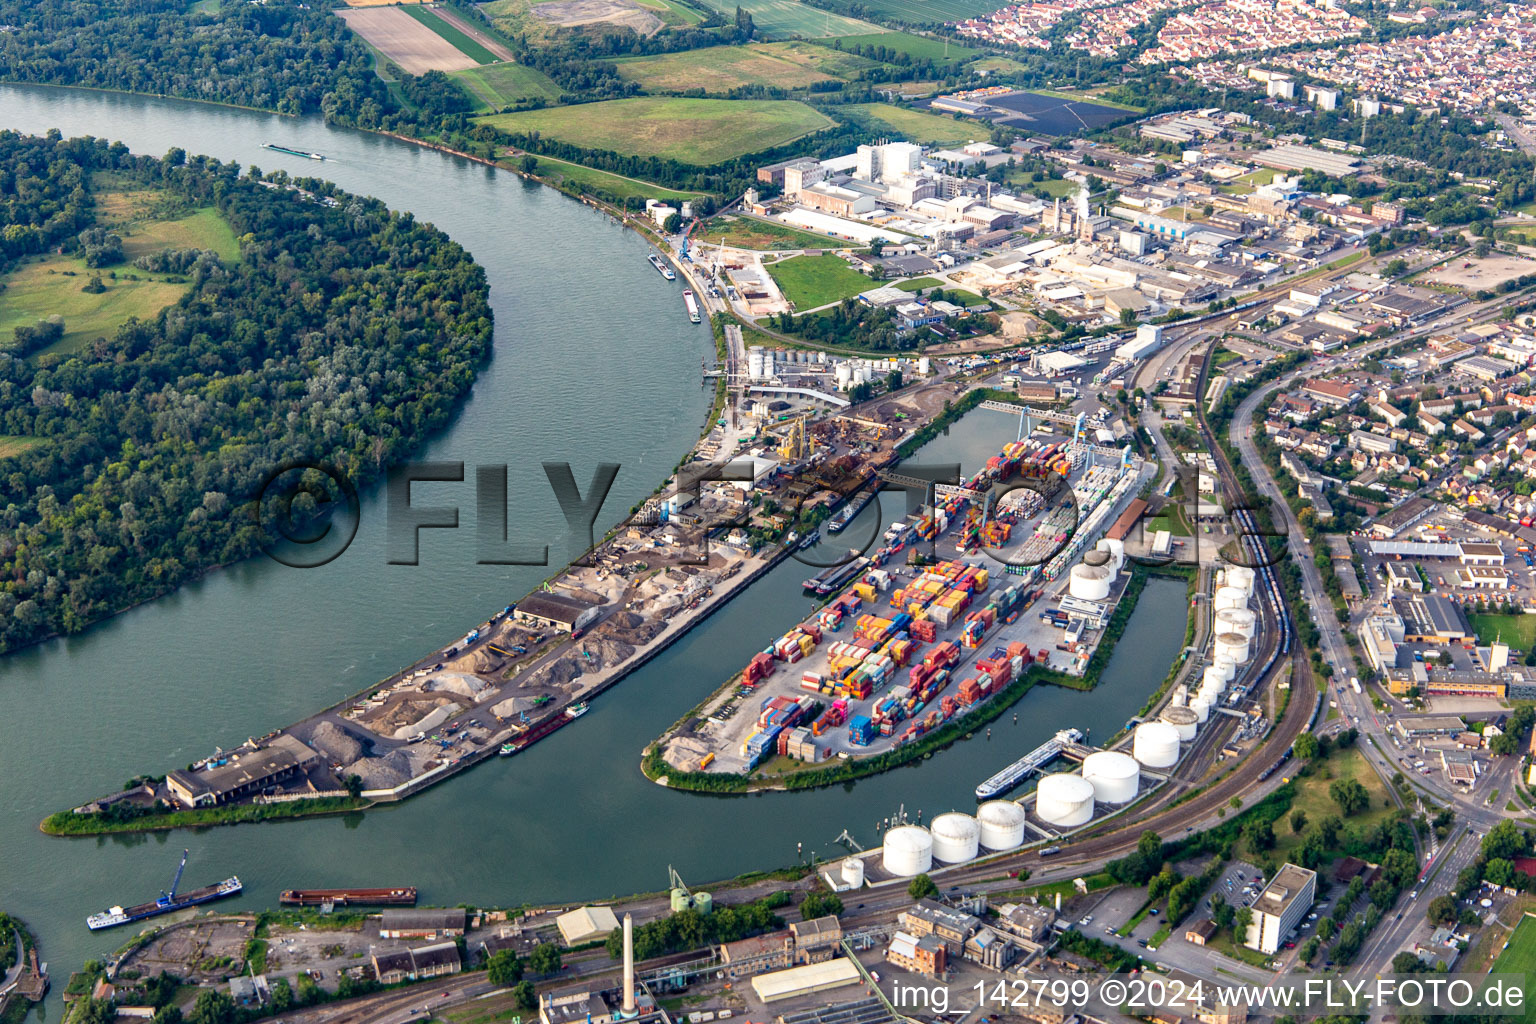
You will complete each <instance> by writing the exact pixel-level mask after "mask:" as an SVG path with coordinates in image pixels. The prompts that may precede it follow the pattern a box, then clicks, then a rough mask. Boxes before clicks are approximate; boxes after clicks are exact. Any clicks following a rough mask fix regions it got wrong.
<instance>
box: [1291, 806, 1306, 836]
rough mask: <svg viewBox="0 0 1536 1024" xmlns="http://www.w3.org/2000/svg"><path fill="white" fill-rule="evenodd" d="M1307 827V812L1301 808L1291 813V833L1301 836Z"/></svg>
mask: <svg viewBox="0 0 1536 1024" xmlns="http://www.w3.org/2000/svg"><path fill="white" fill-rule="evenodd" d="M1306 827H1307V812H1306V811H1304V810H1302V809H1301V808H1299V807H1298V808H1296V810H1294V811H1292V812H1291V831H1292V832H1295V833H1296V834H1297V835H1300V834H1301V833H1302V832H1303V831H1305V830H1306Z"/></svg>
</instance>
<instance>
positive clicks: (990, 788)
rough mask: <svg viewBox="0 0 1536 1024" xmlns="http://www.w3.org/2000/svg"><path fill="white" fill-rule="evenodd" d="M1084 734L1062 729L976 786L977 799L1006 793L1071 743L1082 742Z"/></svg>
mask: <svg viewBox="0 0 1536 1024" xmlns="http://www.w3.org/2000/svg"><path fill="white" fill-rule="evenodd" d="M1082 739H1083V734H1082V733H1081V732H1079V731H1078V730H1076V729H1062V730H1061V731H1060V732H1058V733H1057V734H1056V735H1055V736H1054V737H1052V738H1051V739H1048V740H1046V741H1045V742H1044V743H1042V744H1040V745H1039V746H1038V747H1036V748H1035V749H1034V750H1031V751H1030V752H1029V753H1027V754H1025V755H1024V756H1023V757H1021V758H1019V759H1018V760H1017V761H1015V762H1013V764H1011V765H1009V766H1008V767H1006V768H1004V769H1003V770H1002V771H1000V772H998V773H997V774H996V775H994V776H992V777H991V778H990V779H988V780H987V781H986V782H983V783H982V784H981V785H979V786H977V787H976V799H977V800H990V799H992V798H993V797H995V796H998V795H999V794H1002V793H1006V792H1008V791H1009V790H1010V789H1012V788H1013V787H1015V786H1017V785H1018V784H1019V783H1020V782H1021V781H1023V779H1024V776H1026V775H1028V774H1029V773H1030V772H1032V771H1034V770H1036V769H1037V768H1043V767H1044V766H1045V765H1047V764H1049V763H1050V762H1052V761H1054V760H1056V758H1058V757H1060V756H1061V752H1062V750H1063V749H1065V748H1066V746H1067V744H1069V743H1080V742H1082Z"/></svg>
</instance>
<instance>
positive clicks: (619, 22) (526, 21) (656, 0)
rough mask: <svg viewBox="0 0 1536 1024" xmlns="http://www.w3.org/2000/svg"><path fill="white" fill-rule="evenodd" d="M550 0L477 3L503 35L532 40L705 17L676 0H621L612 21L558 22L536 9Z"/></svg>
mask: <svg viewBox="0 0 1536 1024" xmlns="http://www.w3.org/2000/svg"><path fill="white" fill-rule="evenodd" d="M550 2H552V0H491V2H490V3H484V4H480V5H479V6H480V10H482V11H484V12H485V15H486V17H488V18H490V19H491V25H492V26H493V27H494V28H495V29H496V31H497V32H499V33H500V34H501V35H502V36H503V37H504V38H509V39H515V38H522V39H524V40H526V41H527V42H529V43H533V44H538V43H549V42H553V41H554V40H555V39H556V38H557V37H571V36H587V37H589V38H594V39H595V38H598V37H600V36H603V35H605V34H611V33H612V32H614V31H615V30H616V29H620V28H624V27H628V28H630V29H633V30H635V31H637V32H639V31H642V30H644V31H645V32H647V33H649V32H651V31H654V30H655V28H656V27H657V26H656V21H655V20H654V19H655V18H659V19H660V20H661V27H663V28H681V27H686V26H688V25H697V24H698V23H699V22H701V21H703V20H704V16H703V15H702V14H701V13H700V12H698V11H696V10H694V9H693V8H691V7H689V6H688V5H687V4H685V3H681V2H679V0H624V2H627V4H628V5H629V6H628V9H627V10H626V9H624V7H623V6H622V4H616V5H615V6H614V7H613V11H614V12H615V13H614V16H613V20H611V21H593V22H588V23H586V24H581V25H561V24H559V22H558V21H557V20H555V19H553V18H550V17H546V16H545V15H543V14H540V13H539V11H538V8H539V7H540V6H541V5H543V4H545V3H550ZM546 13H548V12H546ZM735 13H736V11H735V8H732V9H731V10H730V11H728V12H726V17H727V18H730V17H732V16H734V15H735ZM653 16H654V17H653Z"/></svg>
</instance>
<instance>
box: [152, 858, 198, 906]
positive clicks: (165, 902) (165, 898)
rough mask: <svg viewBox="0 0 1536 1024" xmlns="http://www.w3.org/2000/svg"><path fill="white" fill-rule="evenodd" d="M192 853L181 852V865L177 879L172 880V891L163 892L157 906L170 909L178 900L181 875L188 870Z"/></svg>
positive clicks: (156, 902)
mask: <svg viewBox="0 0 1536 1024" xmlns="http://www.w3.org/2000/svg"><path fill="white" fill-rule="evenodd" d="M190 852H191V851H190V850H182V851H181V864H180V865H178V866H177V868H176V877H175V878H173V879H171V891H170V892H164V891H162V892H161V893H160V898H159V899H157V900H155V906H157V907H168V906H170V905H171V901H172V900H174V899H175V898H176V889H177V888H178V887H179V886H180V885H181V873H182V872H183V871H185V870H186V869H187V854H188V853H190Z"/></svg>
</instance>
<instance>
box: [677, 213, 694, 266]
mask: <svg viewBox="0 0 1536 1024" xmlns="http://www.w3.org/2000/svg"><path fill="white" fill-rule="evenodd" d="M698 224H699V218H697V217H695V218H693V220H691V221H689V222H688V226H687V227H686V228H684V229H683V242H682V245H681V247H679V249H678V252H677V254H678V256H680V257H682V258H683V259H685V260H688V261H689V262H692V261H693V257H692V256H689V255H688V236H689V235H691V234H693V229H694V228H696V227H698Z"/></svg>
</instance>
